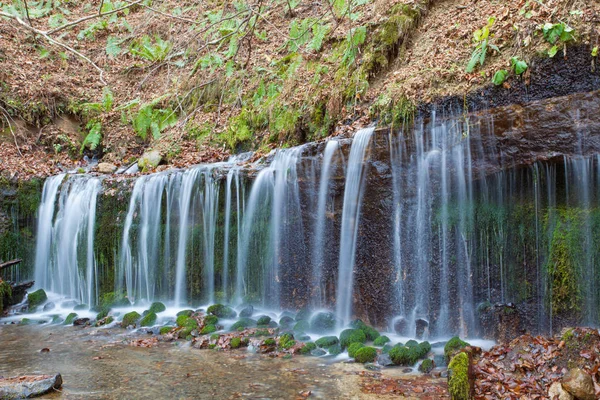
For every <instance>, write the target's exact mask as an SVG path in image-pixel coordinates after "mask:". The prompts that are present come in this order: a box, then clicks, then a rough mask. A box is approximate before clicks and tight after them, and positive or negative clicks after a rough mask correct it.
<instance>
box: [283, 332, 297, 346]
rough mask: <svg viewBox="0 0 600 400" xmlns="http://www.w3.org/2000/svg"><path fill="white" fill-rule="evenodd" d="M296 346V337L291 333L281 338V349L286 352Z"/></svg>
mask: <svg viewBox="0 0 600 400" xmlns="http://www.w3.org/2000/svg"><path fill="white" fill-rule="evenodd" d="M295 344H296V341H295V340H294V335H292V334H290V333H285V334H283V335H281V337H280V338H279V347H281V348H282V349H284V350H287V349H289V348H291V347H292V346H294V345H295Z"/></svg>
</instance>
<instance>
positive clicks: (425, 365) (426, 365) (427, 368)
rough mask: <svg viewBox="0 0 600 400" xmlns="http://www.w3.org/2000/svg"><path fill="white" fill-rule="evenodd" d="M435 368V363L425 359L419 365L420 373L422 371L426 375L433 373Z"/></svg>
mask: <svg viewBox="0 0 600 400" xmlns="http://www.w3.org/2000/svg"><path fill="white" fill-rule="evenodd" d="M434 368H435V363H434V362H433V360H432V359H430V358H426V359H424V360H423V362H422V363H421V365H419V371H421V372H422V373H424V374H428V373H430V372H431V371H433V369H434Z"/></svg>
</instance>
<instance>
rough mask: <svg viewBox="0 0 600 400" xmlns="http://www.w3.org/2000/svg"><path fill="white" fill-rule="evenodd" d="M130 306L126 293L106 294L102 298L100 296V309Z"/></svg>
mask: <svg viewBox="0 0 600 400" xmlns="http://www.w3.org/2000/svg"><path fill="white" fill-rule="evenodd" d="M130 305H131V303H130V302H129V299H127V297H126V296H125V293H119V292H108V293H104V294H103V295H102V296H100V300H99V302H98V308H99V309H104V308H117V307H127V306H130Z"/></svg>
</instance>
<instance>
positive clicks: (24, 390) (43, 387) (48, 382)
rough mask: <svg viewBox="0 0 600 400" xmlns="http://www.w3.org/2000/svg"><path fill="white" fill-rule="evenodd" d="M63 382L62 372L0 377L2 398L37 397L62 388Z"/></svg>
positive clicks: (0, 396) (0, 394)
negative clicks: (52, 374)
mask: <svg viewBox="0 0 600 400" xmlns="http://www.w3.org/2000/svg"><path fill="white" fill-rule="evenodd" d="M62 383H63V381H62V376H61V375H60V374H56V375H54V376H51V375H30V376H18V377H14V378H0V398H2V399H24V398H30V397H37V396H41V395H43V394H46V393H48V392H50V391H51V390H53V389H60V387H61V386H62Z"/></svg>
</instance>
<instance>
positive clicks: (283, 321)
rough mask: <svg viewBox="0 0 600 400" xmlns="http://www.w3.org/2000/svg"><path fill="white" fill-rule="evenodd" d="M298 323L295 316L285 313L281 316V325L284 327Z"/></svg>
mask: <svg viewBox="0 0 600 400" xmlns="http://www.w3.org/2000/svg"><path fill="white" fill-rule="evenodd" d="M295 324H296V321H294V318H292V317H290V316H287V315H284V316H283V317H281V319H280V320H279V325H280V326H281V327H282V328H291V327H292V326H294V325H295Z"/></svg>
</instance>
